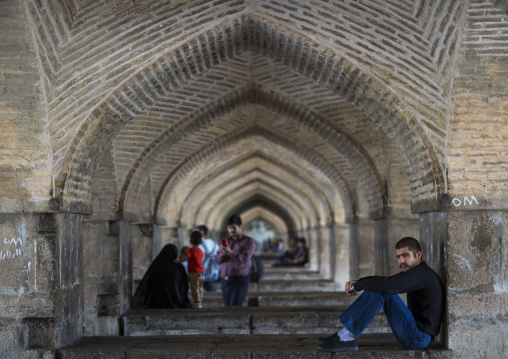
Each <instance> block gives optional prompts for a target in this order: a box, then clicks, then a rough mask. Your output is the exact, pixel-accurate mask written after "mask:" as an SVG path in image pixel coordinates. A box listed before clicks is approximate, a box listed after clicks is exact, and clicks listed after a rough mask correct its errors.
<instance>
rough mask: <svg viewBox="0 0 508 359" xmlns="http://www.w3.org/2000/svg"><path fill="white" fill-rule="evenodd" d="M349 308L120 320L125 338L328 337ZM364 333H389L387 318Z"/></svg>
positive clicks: (219, 311) (155, 314)
mask: <svg viewBox="0 0 508 359" xmlns="http://www.w3.org/2000/svg"><path fill="white" fill-rule="evenodd" d="M345 309H346V307H320V308H308V307H221V308H206V309H143V310H130V311H128V312H127V313H125V314H124V315H123V316H122V317H121V318H120V323H121V324H120V325H121V330H122V333H123V335H125V336H153V335H189V334H200V335H204V334H322V335H325V334H329V333H333V332H334V331H337V328H339V327H340V326H341V325H340V323H339V321H338V316H339V315H340V313H342V312H343V311H344V310H345ZM365 333H390V328H389V326H388V323H387V321H386V317H385V316H384V314H382V313H380V314H379V315H377V316H376V318H374V320H373V321H372V322H371V323H370V324H369V326H368V327H367V329H366V330H365Z"/></svg>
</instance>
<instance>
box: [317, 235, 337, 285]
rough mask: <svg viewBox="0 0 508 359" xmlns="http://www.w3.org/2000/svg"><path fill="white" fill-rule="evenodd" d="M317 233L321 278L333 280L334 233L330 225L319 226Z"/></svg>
mask: <svg viewBox="0 0 508 359" xmlns="http://www.w3.org/2000/svg"><path fill="white" fill-rule="evenodd" d="M316 233H317V234H318V238H319V243H320V250H319V270H320V274H321V277H323V278H325V279H331V277H332V274H333V269H332V268H333V265H332V261H333V253H335V250H334V249H333V232H332V228H331V227H330V226H329V225H326V226H323V227H321V226H317V227H316Z"/></svg>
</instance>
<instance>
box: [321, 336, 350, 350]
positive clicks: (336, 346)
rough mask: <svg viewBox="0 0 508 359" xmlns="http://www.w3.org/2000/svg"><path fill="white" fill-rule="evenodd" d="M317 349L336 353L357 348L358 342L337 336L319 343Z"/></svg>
mask: <svg viewBox="0 0 508 359" xmlns="http://www.w3.org/2000/svg"><path fill="white" fill-rule="evenodd" d="M318 349H319V350H321V351H323V352H330V353H337V352H345V351H350V350H358V344H356V340H348V341H341V340H340V338H339V337H338V336H337V338H334V339H332V340H330V341H329V342H328V343H323V344H319V345H318Z"/></svg>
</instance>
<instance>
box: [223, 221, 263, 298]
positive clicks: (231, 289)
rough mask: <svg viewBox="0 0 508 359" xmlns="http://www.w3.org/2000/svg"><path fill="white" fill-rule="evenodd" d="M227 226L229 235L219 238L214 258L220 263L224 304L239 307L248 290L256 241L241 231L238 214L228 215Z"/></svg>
mask: <svg viewBox="0 0 508 359" xmlns="http://www.w3.org/2000/svg"><path fill="white" fill-rule="evenodd" d="M227 226H228V232H229V236H227V237H225V238H222V239H221V241H220V245H219V251H218V252H217V255H216V257H215V259H216V261H217V263H219V264H220V277H221V279H220V284H221V289H222V299H223V300H224V305H225V306H237V307H241V306H242V304H243V301H244V300H245V297H246V296H247V291H248V290H249V282H250V279H249V264H250V260H251V258H252V255H253V254H254V251H255V250H256V243H255V242H254V239H252V238H251V237H248V236H246V235H244V234H243V233H242V219H241V218H240V216H238V215H236V214H234V215H232V216H231V217H229V219H228V221H227Z"/></svg>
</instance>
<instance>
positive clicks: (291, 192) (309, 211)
mask: <svg viewBox="0 0 508 359" xmlns="http://www.w3.org/2000/svg"><path fill="white" fill-rule="evenodd" d="M253 173H254V174H256V178H253V179H247V178H248V177H249V175H250V174H253ZM270 179H275V181H276V182H277V181H278V180H280V179H279V178H276V177H275V176H272V175H270V174H268V173H266V172H263V171H262V170H260V169H259V168H257V169H253V170H251V171H250V172H247V173H242V174H240V175H238V176H235V177H233V178H230V179H229V180H228V181H226V182H221V183H217V185H216V187H215V189H214V190H213V191H209V192H208V193H207V195H205V196H204V197H202V198H201V201H200V202H199V203H200V205H198V206H197V207H196V209H195V210H194V216H193V217H194V218H197V217H198V213H202V212H203V211H206V210H204V209H203V207H204V206H203V204H205V203H211V201H212V198H213V197H216V196H217V195H218V194H219V193H220V192H223V191H226V190H231V192H233V191H235V190H236V189H238V188H242V187H249V186H251V185H257V186H259V188H260V190H262V189H263V188H265V187H266V188H269V189H273V190H274V191H275V192H277V193H280V194H281V195H283V196H284V197H286V198H287V199H288V202H290V203H292V204H293V206H294V207H295V208H302V209H303V212H305V214H306V216H305V218H308V219H309V221H310V222H311V223H313V224H316V223H319V222H320V221H319V220H320V218H319V217H320V213H319V211H318V209H317V208H316V205H315V203H314V202H315V201H313V200H312V199H311V198H310V196H309V195H307V194H306V193H304V192H303V191H301V190H299V189H298V188H296V187H295V186H292V184H291V183H287V182H284V183H281V182H279V183H275V184H272V183H270V182H268V181H269V180H270ZM220 201H221V200H219V201H217V202H213V203H218V202H220ZM181 211H182V210H181ZM183 222H185V221H183ZM293 229H294V228H293Z"/></svg>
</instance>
